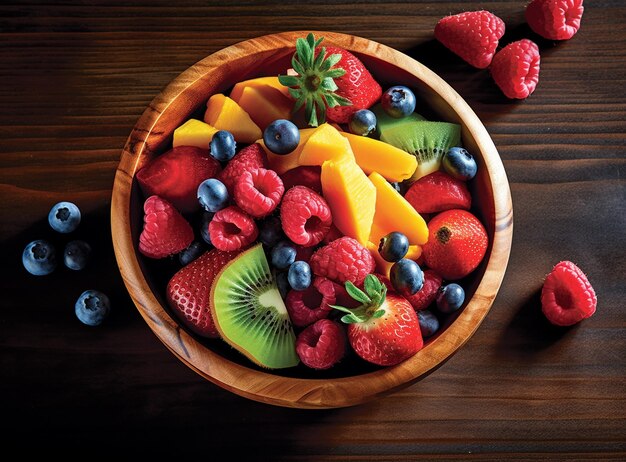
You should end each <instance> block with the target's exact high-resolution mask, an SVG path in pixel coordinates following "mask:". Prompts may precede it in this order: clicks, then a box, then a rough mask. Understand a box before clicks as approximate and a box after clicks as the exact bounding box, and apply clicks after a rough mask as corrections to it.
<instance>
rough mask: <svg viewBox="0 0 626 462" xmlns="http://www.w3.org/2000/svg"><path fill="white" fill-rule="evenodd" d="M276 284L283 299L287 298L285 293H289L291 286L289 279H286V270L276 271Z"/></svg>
mask: <svg viewBox="0 0 626 462" xmlns="http://www.w3.org/2000/svg"><path fill="white" fill-rule="evenodd" d="M276 285H277V286H278V291H279V292H280V296H281V297H282V298H283V299H285V298H287V294H288V293H289V289H291V286H290V285H289V280H288V279H287V273H286V272H282V273H278V274H277V275H276Z"/></svg>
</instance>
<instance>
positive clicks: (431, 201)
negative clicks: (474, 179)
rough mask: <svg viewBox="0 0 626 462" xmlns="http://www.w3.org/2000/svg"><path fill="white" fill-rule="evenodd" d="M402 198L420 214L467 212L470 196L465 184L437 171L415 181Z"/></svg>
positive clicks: (470, 202) (470, 203)
mask: <svg viewBox="0 0 626 462" xmlns="http://www.w3.org/2000/svg"><path fill="white" fill-rule="evenodd" d="M404 198H405V199H406V200H407V201H408V202H409V204H411V205H412V206H413V208H414V209H415V210H417V211H418V212H419V213H420V214H424V213H438V212H443V211H444V210H450V209H464V210H469V208H470V206H471V205H472V195H471V194H470V192H469V190H468V189H467V185H466V184H465V182H463V181H461V180H457V179H456V178H454V177H453V176H451V175H448V174H447V173H446V172H443V171H441V170H437V171H436V172H433V173H431V174H429V175H426V176H423V177H422V178H420V179H419V180H417V181H415V182H414V183H413V184H412V185H411V187H410V188H409V190H408V191H407V192H406V194H405V195H404Z"/></svg>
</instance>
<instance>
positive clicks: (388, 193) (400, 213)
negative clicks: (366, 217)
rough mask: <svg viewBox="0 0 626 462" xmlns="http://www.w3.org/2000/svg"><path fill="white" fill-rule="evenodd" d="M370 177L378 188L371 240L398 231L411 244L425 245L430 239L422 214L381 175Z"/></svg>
mask: <svg viewBox="0 0 626 462" xmlns="http://www.w3.org/2000/svg"><path fill="white" fill-rule="evenodd" d="M369 179H370V181H371V183H372V184H373V185H374V187H375V189H376V214H375V215H374V223H375V224H374V226H372V230H373V231H374V233H375V235H372V236H370V240H371V241H372V242H379V241H380V238H381V237H382V236H384V235H386V234H388V233H390V232H392V231H398V232H401V233H402V234H404V235H405V236H406V237H407V238H408V240H409V243H410V244H417V245H424V244H425V243H426V241H427V240H428V226H427V225H426V222H425V221H424V219H423V218H422V216H421V215H420V214H419V213H417V211H416V210H415V209H414V208H413V206H412V205H411V204H409V203H408V202H407V200H406V199H405V198H404V197H403V196H402V195H401V194H400V193H399V192H398V191H396V190H395V189H394V188H393V186H391V185H390V184H389V182H388V181H387V180H385V179H384V178H383V177H382V176H381V175H379V174H378V173H376V172H372V173H371V174H370V175H369ZM322 184H323V183H322ZM333 218H334V216H333Z"/></svg>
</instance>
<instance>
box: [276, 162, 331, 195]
mask: <svg viewBox="0 0 626 462" xmlns="http://www.w3.org/2000/svg"><path fill="white" fill-rule="evenodd" d="M321 172H322V167H319V166H317V165H302V166H300V167H296V168H292V169H291V170H287V171H286V172H285V173H283V174H282V175H281V178H282V180H283V184H284V185H285V191H288V190H289V189H290V188H293V187H294V186H298V185H300V186H306V187H307V188H311V189H312V190H313V191H315V192H316V193H318V194H322V180H321Z"/></svg>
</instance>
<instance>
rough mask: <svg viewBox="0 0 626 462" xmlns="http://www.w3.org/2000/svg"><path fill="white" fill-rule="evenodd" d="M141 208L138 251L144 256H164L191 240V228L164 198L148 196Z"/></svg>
mask: <svg viewBox="0 0 626 462" xmlns="http://www.w3.org/2000/svg"><path fill="white" fill-rule="evenodd" d="M143 210H144V217H143V230H142V231H141V235H140V236H139V252H141V253H142V254H143V255H145V256H146V257H150V258H165V257H167V256H169V255H173V254H175V253H178V252H180V251H181V250H184V249H186V248H187V247H188V246H189V244H191V242H192V241H193V228H192V227H191V225H190V224H189V223H188V222H187V220H185V218H183V216H182V215H181V214H180V213H178V211H177V210H176V209H175V208H174V207H173V206H172V204H170V203H169V202H168V201H166V200H165V199H162V198H160V197H159V196H150V197H149V198H148V199H146V202H145V203H144V205H143Z"/></svg>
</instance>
